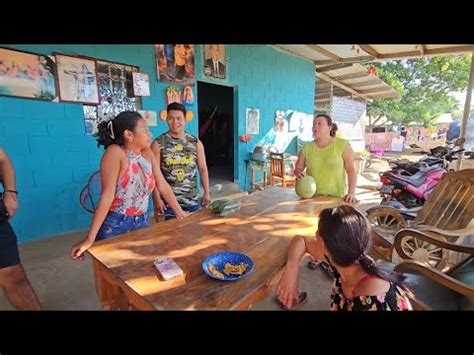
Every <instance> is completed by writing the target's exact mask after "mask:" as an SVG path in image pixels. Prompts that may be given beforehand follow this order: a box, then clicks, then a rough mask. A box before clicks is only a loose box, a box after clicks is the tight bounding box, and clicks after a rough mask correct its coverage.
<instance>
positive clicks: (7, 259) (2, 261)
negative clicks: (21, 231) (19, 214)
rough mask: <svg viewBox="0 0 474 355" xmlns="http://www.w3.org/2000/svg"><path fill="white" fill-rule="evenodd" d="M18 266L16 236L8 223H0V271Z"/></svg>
mask: <svg viewBox="0 0 474 355" xmlns="http://www.w3.org/2000/svg"><path fill="white" fill-rule="evenodd" d="M17 264H20V254H19V253H18V243H17V239H16V234H15V232H14V231H13V228H12V226H11V225H10V223H9V222H8V221H2V222H0V269H3V268H6V267H9V266H13V265H17Z"/></svg>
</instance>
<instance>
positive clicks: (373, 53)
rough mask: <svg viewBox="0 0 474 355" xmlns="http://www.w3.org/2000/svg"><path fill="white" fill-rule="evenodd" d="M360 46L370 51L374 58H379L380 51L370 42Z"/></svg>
mask: <svg viewBox="0 0 474 355" xmlns="http://www.w3.org/2000/svg"><path fill="white" fill-rule="evenodd" d="M359 47H360V48H361V49H362V50H363V51H365V52H367V53H369V54H370V55H371V56H372V57H374V58H378V57H379V56H380V53H378V52H377V51H376V50H375V49H374V48H372V47H371V46H369V45H368V44H359Z"/></svg>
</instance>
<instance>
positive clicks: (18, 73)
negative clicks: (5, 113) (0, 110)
mask: <svg viewBox="0 0 474 355" xmlns="http://www.w3.org/2000/svg"><path fill="white" fill-rule="evenodd" d="M54 70H55V63H54V60H53V59H52V58H50V57H48V56H45V55H41V54H35V53H30V52H24V51H18V50H13V49H8V48H0V95H1V96H14V97H23V98H30V99H38V100H45V101H52V100H54V99H55V97H56V81H55V77H54Z"/></svg>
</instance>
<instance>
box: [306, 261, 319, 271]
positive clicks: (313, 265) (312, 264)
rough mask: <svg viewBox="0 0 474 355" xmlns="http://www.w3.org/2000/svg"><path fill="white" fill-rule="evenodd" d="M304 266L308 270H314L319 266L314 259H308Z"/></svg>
mask: <svg viewBox="0 0 474 355" xmlns="http://www.w3.org/2000/svg"><path fill="white" fill-rule="evenodd" d="M306 266H307V267H308V269H310V270H316V269H317V268H318V267H319V262H318V261H315V260H310V261H308V264H307V265H306Z"/></svg>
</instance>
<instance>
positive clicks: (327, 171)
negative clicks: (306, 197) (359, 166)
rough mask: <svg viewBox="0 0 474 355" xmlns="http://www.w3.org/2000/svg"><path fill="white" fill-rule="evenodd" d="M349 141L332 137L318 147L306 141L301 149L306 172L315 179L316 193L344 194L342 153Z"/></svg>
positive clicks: (344, 177) (344, 180) (344, 178)
mask: <svg viewBox="0 0 474 355" xmlns="http://www.w3.org/2000/svg"><path fill="white" fill-rule="evenodd" d="M348 144H349V143H348V142H347V141H346V140H345V139H342V138H338V137H334V139H333V140H332V142H331V143H330V144H329V145H328V146H326V147H324V148H318V146H317V145H316V143H315V142H314V141H313V142H310V143H306V144H305V145H304V146H303V148H302V149H301V151H302V153H303V156H304V158H305V165H306V173H307V174H308V175H311V176H312V177H313V178H314V179H315V180H316V194H318V195H330V196H338V197H342V196H344V195H345V194H346V174H345V170H344V160H343V158H342V153H343V152H344V149H346V147H347V145H348Z"/></svg>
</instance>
